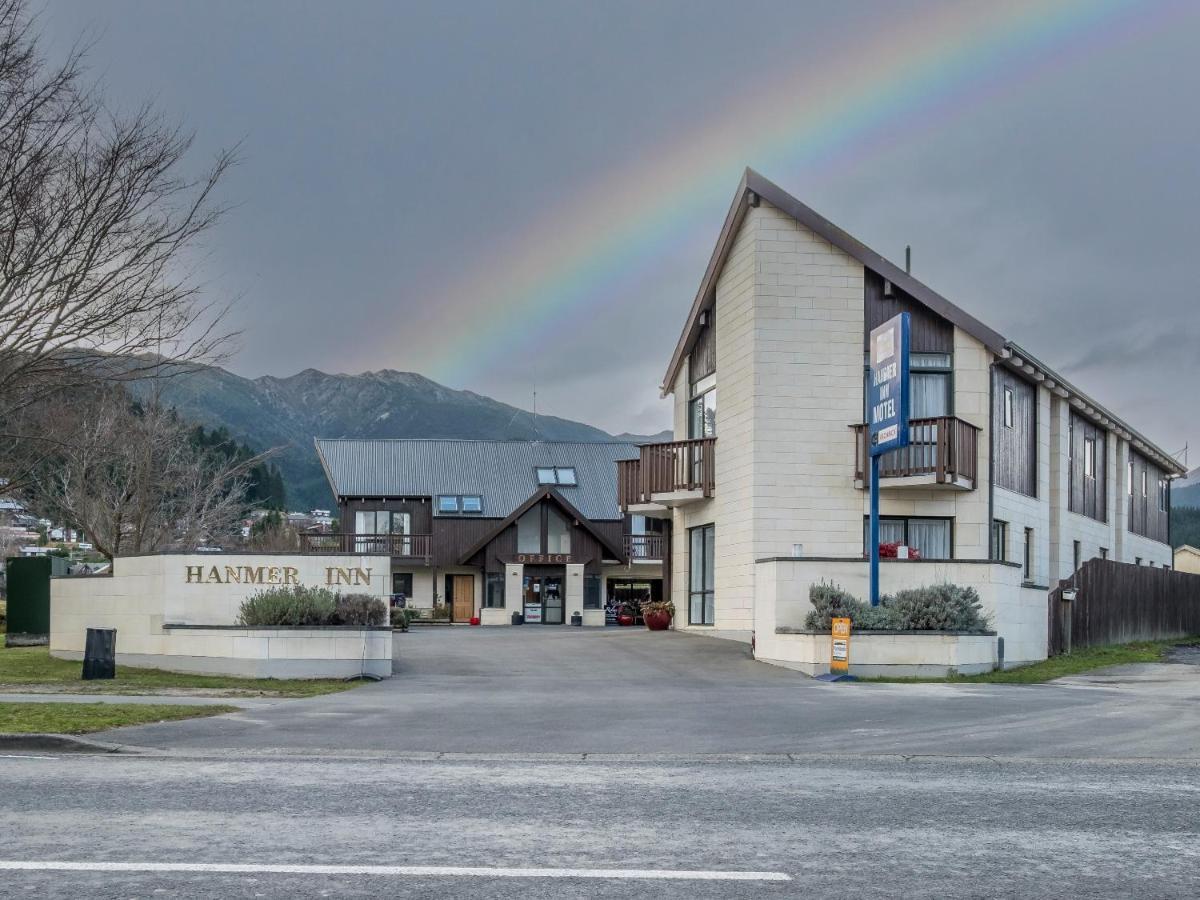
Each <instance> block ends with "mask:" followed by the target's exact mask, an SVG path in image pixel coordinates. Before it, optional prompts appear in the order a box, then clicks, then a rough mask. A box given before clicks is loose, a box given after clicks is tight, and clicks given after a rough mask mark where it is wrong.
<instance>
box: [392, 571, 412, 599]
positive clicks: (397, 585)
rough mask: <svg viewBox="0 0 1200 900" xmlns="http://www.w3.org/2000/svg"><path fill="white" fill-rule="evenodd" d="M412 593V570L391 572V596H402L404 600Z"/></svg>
mask: <svg viewBox="0 0 1200 900" xmlns="http://www.w3.org/2000/svg"><path fill="white" fill-rule="evenodd" d="M412 595H413V577H412V572H393V573H392V597H393V598H399V597H403V598H405V599H406V600H408V599H410V598H411V597H412Z"/></svg>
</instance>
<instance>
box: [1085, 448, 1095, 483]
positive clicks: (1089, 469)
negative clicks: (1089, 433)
mask: <svg viewBox="0 0 1200 900" xmlns="http://www.w3.org/2000/svg"><path fill="white" fill-rule="evenodd" d="M1083 477H1084V478H1095V477H1096V439H1095V438H1084V439H1083Z"/></svg>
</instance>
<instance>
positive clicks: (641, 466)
mask: <svg viewBox="0 0 1200 900" xmlns="http://www.w3.org/2000/svg"><path fill="white" fill-rule="evenodd" d="M716 443H717V439H716V438H699V439H696V440H691V441H669V442H667V443H664V444H644V445H642V447H641V448H640V450H641V456H640V457H639V458H638V459H623V460H620V461H619V462H618V463H617V498H618V500H619V501H620V504H621V509H623V510H624V511H626V512H633V513H639V514H641V515H648V516H656V515H657V516H663V515H664V514H665V513H666V512H667V511H668V510H669V509H671V508H672V507H676V506H683V505H685V504H688V503H694V502H696V501H697V500H703V499H705V498H706V497H711V496H712V495H713V484H714V482H715V480H716Z"/></svg>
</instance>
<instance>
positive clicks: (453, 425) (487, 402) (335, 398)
mask: <svg viewBox="0 0 1200 900" xmlns="http://www.w3.org/2000/svg"><path fill="white" fill-rule="evenodd" d="M156 384H157V385H158V386H159V391H160V396H161V399H162V400H163V402H165V403H167V404H168V405H170V406H173V407H175V408H176V409H177V410H178V411H179V413H180V415H182V416H183V417H184V418H185V419H188V420H189V421H192V422H196V423H198V424H203V425H206V426H210V427H217V426H222V425H223V426H225V428H227V429H228V430H229V433H230V434H231V435H232V436H233V437H234V438H235V439H237V440H238V441H241V442H242V443H244V444H246V445H248V446H249V447H251V448H253V449H255V450H259V451H261V450H267V449H271V448H278V450H277V453H276V455H275V457H274V459H273V462H274V463H275V464H276V465H277V466H279V469H280V471H281V472H282V473H283V477H284V482H285V484H286V487H287V493H288V505H289V507H291V508H292V509H310V508H328V507H330V506H332V504H333V497H332V495H331V494H330V491H329V485H328V483H327V482H326V480H325V475H324V473H323V472H322V470H321V464H320V462H319V461H318V459H317V454H316V450H315V449H314V448H313V438H315V437H323V438H468V439H492V440H547V441H555V440H557V441H611V440H624V441H631V442H635V443H636V442H642V441H648V440H663V439H666V440H669V439H670V432H663V433H661V434H658V435H634V434H628V433H625V434H620V435H611V434H609V433H608V432H606V431H602V430H601V429H599V428H595V427H593V426H591V425H586V424H584V423H582V422H573V421H571V420H569V419H561V418H558V417H557V416H542V415H534V414H533V413H530V412H528V411H526V410H523V409H518V408H517V407H515V406H509V405H508V404H506V403H501V402H499V401H497V400H493V399H491V398H490V397H485V396H483V395H481V394H476V393H474V392H472V391H456V390H453V389H451V388H448V387H446V386H445V385H441V384H438V383H437V382H436V381H431V380H430V379H428V378H425V377H424V376H422V375H417V374H415V373H412V372H397V371H394V370H391V369H384V370H382V371H379V372H365V373H363V374H361V375H330V374H328V373H325V372H321V371H318V370H316V369H305V370H304V371H302V372H299V373H297V374H295V375H289V376H287V377H285V378H279V377H275V376H270V375H267V376H263V377H261V378H243V377H241V376H239V375H235V374H233V373H232V372H229V371H227V370H225V369H222V368H220V367H218V366H202V367H197V368H194V369H190V370H189V371H186V372H179V373H176V374H173V375H171V376H170V377H168V378H163V379H160V380H158V381H157V382H156ZM150 389H151V388H150V383H149V382H146V381H143V382H137V383H135V384H134V386H133V390H134V392H135V393H138V394H144V393H146V392H148V391H149V390H150Z"/></svg>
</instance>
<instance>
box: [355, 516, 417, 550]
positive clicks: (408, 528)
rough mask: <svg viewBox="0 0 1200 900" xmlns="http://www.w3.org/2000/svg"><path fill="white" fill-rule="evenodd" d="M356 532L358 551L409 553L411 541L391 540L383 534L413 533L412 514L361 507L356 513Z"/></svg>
mask: <svg viewBox="0 0 1200 900" xmlns="http://www.w3.org/2000/svg"><path fill="white" fill-rule="evenodd" d="M354 534H355V535H356V536H357V537H356V538H355V541H354V550H355V552H356V553H389V552H390V553H393V554H398V555H402V556H403V555H408V554H409V553H411V551H412V542H411V541H399V542H397V541H389V540H387V539H386V538H384V537H383V535H389V534H402V535H407V534H412V515H411V514H410V513H406V512H390V511H388V510H386V509H367V510H361V509H360V510H358V511H357V512H355V513H354Z"/></svg>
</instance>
